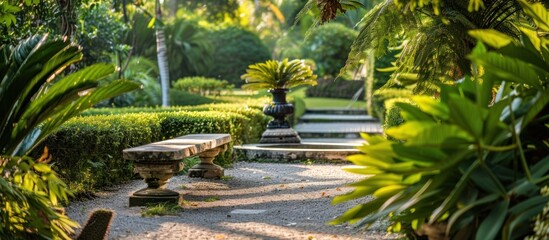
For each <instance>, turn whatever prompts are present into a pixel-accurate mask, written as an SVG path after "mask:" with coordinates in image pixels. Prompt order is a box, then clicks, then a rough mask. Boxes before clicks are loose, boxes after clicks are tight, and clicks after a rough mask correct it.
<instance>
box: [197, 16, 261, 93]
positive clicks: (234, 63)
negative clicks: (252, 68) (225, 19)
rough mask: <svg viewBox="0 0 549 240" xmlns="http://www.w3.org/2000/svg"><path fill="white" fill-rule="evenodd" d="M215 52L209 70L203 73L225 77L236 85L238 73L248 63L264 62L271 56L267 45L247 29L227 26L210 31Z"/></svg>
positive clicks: (209, 75) (238, 82) (243, 71)
mask: <svg viewBox="0 0 549 240" xmlns="http://www.w3.org/2000/svg"><path fill="white" fill-rule="evenodd" d="M210 36H211V37H210V38H211V39H213V45H214V49H216V51H215V54H213V62H214V63H215V64H212V66H211V68H210V69H209V71H208V72H207V73H205V74H203V75H205V76H208V77H213V78H218V79H226V80H228V81H229V83H231V84H234V85H235V86H236V87H240V85H242V83H243V82H242V80H240V75H242V74H244V73H245V72H246V68H247V67H248V65H250V64H254V63H257V62H264V61H266V60H268V59H270V58H271V54H270V51H269V49H268V48H267V46H265V44H263V43H262V42H261V40H260V39H259V37H258V36H257V35H255V34H254V33H252V32H249V31H247V30H244V29H241V28H237V27H228V28H224V29H221V30H217V31H213V32H211V33H210Z"/></svg>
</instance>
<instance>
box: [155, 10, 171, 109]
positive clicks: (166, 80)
mask: <svg viewBox="0 0 549 240" xmlns="http://www.w3.org/2000/svg"><path fill="white" fill-rule="evenodd" d="M154 12H155V18H154V23H155V24H154V29H155V36H156V61H157V62H158V72H159V73H160V88H161V93H162V106H164V107H166V106H169V105H170V103H169V101H170V93H169V90H170V70H169V64H168V52H167V51H168V47H167V45H166V37H165V33H164V23H163V22H162V5H161V4H160V0H155V1H154Z"/></svg>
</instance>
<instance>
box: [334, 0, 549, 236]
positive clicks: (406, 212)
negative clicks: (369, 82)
mask: <svg viewBox="0 0 549 240" xmlns="http://www.w3.org/2000/svg"><path fill="white" fill-rule="evenodd" d="M518 2H519V3H520V4H521V5H522V7H523V8H524V13H525V14H526V15H527V16H529V17H530V18H531V19H532V21H533V22H534V23H535V24H536V28H535V29H533V28H528V27H521V28H519V29H520V31H521V33H522V34H521V38H520V41H517V40H516V39H515V38H514V37H513V36H510V35H506V34H504V33H501V32H498V31H495V30H493V29H487V30H474V31H471V32H470V34H471V36H473V37H475V38H477V39H479V40H481V42H479V43H478V44H477V46H476V47H475V48H474V50H473V51H472V52H471V54H470V55H469V59H470V60H471V61H472V62H473V63H474V64H475V66H476V67H477V69H478V70H479V71H478V72H473V73H474V75H473V76H472V77H466V78H465V79H464V80H463V81H462V82H461V83H459V84H458V85H457V86H456V87H450V86H443V87H442V92H441V96H440V100H437V99H434V98H432V97H427V96H416V97H412V100H413V101H414V102H415V103H416V104H417V107H416V106H413V105H410V104H403V103H397V104H396V105H397V106H399V107H400V109H401V115H402V117H403V118H404V120H405V123H404V124H402V125H400V126H398V127H394V128H390V129H387V130H386V134H387V135H389V136H391V137H394V138H396V139H398V140H400V141H396V142H395V141H389V140H387V139H384V138H382V137H379V136H365V139H366V140H367V142H368V145H364V146H362V147H361V148H360V150H361V151H362V153H363V154H360V155H356V156H353V157H351V158H350V160H351V161H353V162H354V163H355V164H356V165H357V166H356V167H353V168H351V169H349V170H350V171H352V172H355V173H360V174H365V175H368V177H367V178H366V179H364V180H362V181H360V182H357V183H355V184H352V185H353V186H355V187H356V188H355V190H354V191H353V192H352V193H350V194H347V195H343V196H339V197H337V198H336V199H334V201H335V202H336V203H337V202H342V201H347V200H350V199H355V198H358V197H362V196H365V195H370V194H372V195H373V196H374V199H373V200H372V201H369V202H367V203H365V204H361V205H358V206H356V207H354V208H352V209H351V210H349V211H348V212H347V213H345V214H344V215H343V216H341V217H340V218H338V219H336V220H335V221H334V223H338V222H342V221H351V222H361V223H363V224H365V223H371V222H373V221H377V220H378V219H379V218H383V217H388V218H389V219H390V220H391V221H392V222H393V225H392V229H393V230H394V231H400V230H404V231H407V232H408V233H409V234H412V235H413V234H427V233H430V234H429V235H430V236H433V235H431V234H433V233H435V235H437V236H442V237H449V238H455V239H472V238H475V239H522V238H524V237H525V236H527V235H530V234H532V233H533V229H532V224H533V222H534V217H535V216H536V215H538V214H539V213H542V211H543V208H544V206H545V204H546V203H547V201H548V200H549V196H547V195H544V194H541V189H542V187H544V186H547V184H549V177H548V176H549V175H548V173H549V138H548V136H549V128H548V126H549V125H548V124H549V122H548V119H549V110H548V109H549V105H548V104H549V91H548V88H549V72H548V71H547V69H549V60H548V57H549V48H548V45H547V37H546V35H545V34H543V33H545V32H548V31H549V18H547V16H549V12H548V11H547V9H546V8H545V7H544V6H543V5H542V4H540V3H535V4H531V3H528V2H527V1H524V0H519V1H518ZM540 33H542V34H540ZM485 44H487V45H488V46H489V47H490V49H487V47H486V45H485ZM496 87H497V88H499V90H498V91H497V93H496V94H495V95H494V94H493V91H494V88H496Z"/></svg>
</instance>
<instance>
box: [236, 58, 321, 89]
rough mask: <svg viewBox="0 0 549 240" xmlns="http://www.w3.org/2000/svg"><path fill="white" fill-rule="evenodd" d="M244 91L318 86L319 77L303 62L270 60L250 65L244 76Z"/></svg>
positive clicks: (296, 60) (297, 60)
mask: <svg viewBox="0 0 549 240" xmlns="http://www.w3.org/2000/svg"><path fill="white" fill-rule="evenodd" d="M242 79H244V80H245V81H246V84H244V85H242V89H252V90H253V89H289V88H292V87H297V86H301V85H312V86H314V85H316V84H317V82H316V81H317V77H316V75H314V74H313V71H312V70H311V68H310V67H309V66H307V65H305V63H304V62H303V61H302V60H299V59H294V60H292V61H288V59H284V60H282V61H276V60H268V61H266V62H264V63H257V64H253V65H250V66H249V67H248V69H247V70H246V74H244V75H242Z"/></svg>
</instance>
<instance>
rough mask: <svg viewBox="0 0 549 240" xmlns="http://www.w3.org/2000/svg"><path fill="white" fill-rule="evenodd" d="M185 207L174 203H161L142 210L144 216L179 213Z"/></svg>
mask: <svg viewBox="0 0 549 240" xmlns="http://www.w3.org/2000/svg"><path fill="white" fill-rule="evenodd" d="M182 209H183V208H182V207H181V206H179V205H177V204H173V203H159V204H155V205H150V206H147V207H145V208H144V209H143V210H141V216H142V217H151V216H165V215H177V214H179V212H181V210H182Z"/></svg>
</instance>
